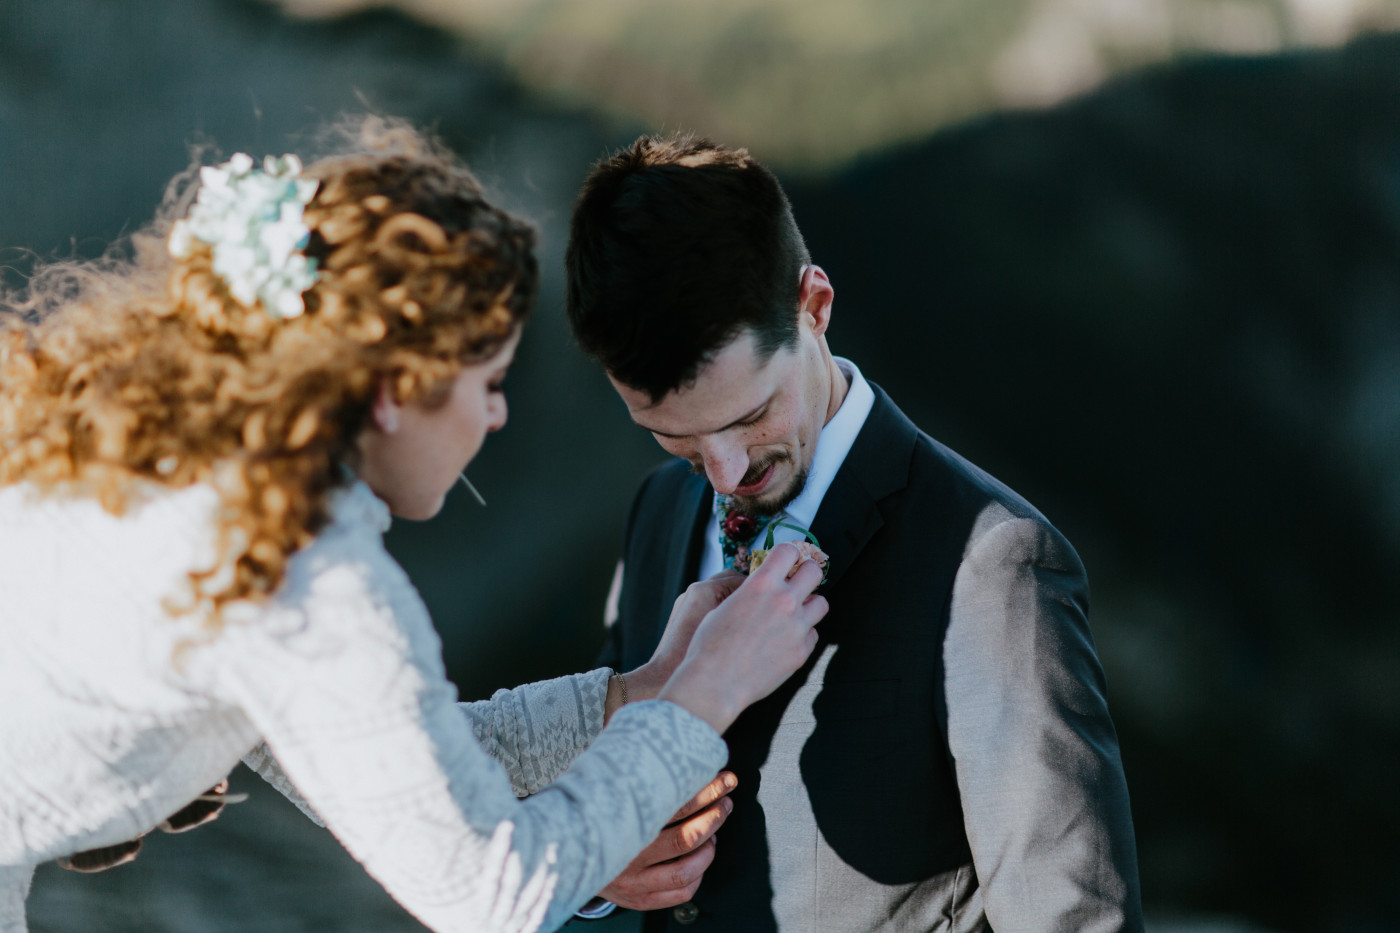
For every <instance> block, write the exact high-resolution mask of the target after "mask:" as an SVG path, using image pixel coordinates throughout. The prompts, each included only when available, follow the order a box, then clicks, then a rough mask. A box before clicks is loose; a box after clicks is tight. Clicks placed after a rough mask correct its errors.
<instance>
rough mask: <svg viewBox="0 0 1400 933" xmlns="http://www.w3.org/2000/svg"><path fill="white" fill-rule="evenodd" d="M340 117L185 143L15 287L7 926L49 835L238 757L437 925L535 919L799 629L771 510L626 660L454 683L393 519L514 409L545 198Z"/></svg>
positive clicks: (562, 914) (9, 319)
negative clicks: (323, 154) (147, 181)
mask: <svg viewBox="0 0 1400 933" xmlns="http://www.w3.org/2000/svg"><path fill="white" fill-rule="evenodd" d="M347 138H349V139H351V142H352V144H351V145H348V146H347V147H346V148H345V151H344V152H343V153H342V154H340V155H337V156H334V157H330V158H326V159H322V160H320V161H317V162H315V163H313V164H311V165H310V166H308V167H307V168H306V170H305V171H304V172H303V171H302V169H301V166H300V163H299V162H298V161H297V160H296V159H294V158H292V157H285V158H283V159H268V160H266V161H265V163H264V164H263V165H261V166H257V165H255V164H254V163H253V161H252V160H251V159H250V158H248V157H247V156H242V155H240V156H235V157H234V159H233V160H231V161H230V162H228V163H226V164H224V165H222V166H218V167H208V168H205V169H203V170H202V171H201V174H200V179H199V182H198V183H197V184H190V183H188V182H186V183H183V184H182V183H180V180H179V179H177V182H176V183H175V184H173V185H172V188H171V191H172V194H171V195H170V197H168V198H167V203H166V205H165V207H164V208H163V209H162V212H161V216H159V217H158V218H157V219H156V221H155V222H153V224H152V225H150V227H148V228H147V229H146V230H144V231H143V232H141V233H138V234H135V235H133V236H132V238H131V258H129V259H121V258H110V257H109V258H108V259H105V260H103V261H100V262H95V263H67V264H58V265H55V266H51V267H49V268H47V269H45V270H42V271H41V272H40V273H39V274H38V275H37V276H36V277H35V279H34V280H33V281H32V282H31V284H30V286H29V288H28V290H27V293H26V294H24V295H22V296H11V297H10V299H9V300H8V301H7V302H5V303H4V305H6V306H8V308H9V312H8V313H6V314H5V315H3V316H0V594H3V595H0V776H3V777H2V778H0V931H3V933H19V931H23V930H24V929H25V919H24V899H25V897H26V894H27V891H28V887H29V884H30V879H31V877H32V874H33V869H34V866H35V865H36V864H38V863H39V862H42V861H45V860H48V859H53V858H66V857H70V856H73V854H74V853H80V852H90V851H91V850H103V849H105V848H106V847H114V846H115V847H117V848H116V850H115V851H117V852H118V853H122V852H130V851H133V850H134V848H135V847H136V846H138V845H139V837H140V836H141V835H142V834H144V833H147V832H149V831H151V830H152V829H153V828H155V827H157V826H159V825H161V824H162V823H165V822H166V821H168V820H169V819H170V818H171V817H172V815H175V814H177V813H186V812H188V809H187V807H186V805H188V804H190V803H191V801H195V800H196V798H200V797H201V795H202V792H205V791H206V790H207V789H208V788H210V787H213V786H215V785H218V784H219V782H220V781H221V779H222V778H224V776H225V775H227V774H228V772H229V771H230V769H232V768H233V767H234V766H235V765H236V764H237V763H238V761H239V760H240V759H242V760H243V761H245V762H247V763H248V765H249V766H251V767H252V768H253V769H254V770H256V771H258V772H259V773H260V774H262V775H263V776H264V777H265V778H267V779H268V780H269V781H271V782H272V783H273V784H274V785H276V786H277V787H278V788H279V789H280V790H282V791H283V792H284V793H286V794H287V795H288V796H289V797H291V798H292V799H293V800H294V801H295V802H297V804H298V805H299V806H301V807H302V809H303V810H304V811H305V812H306V813H307V814H308V815H309V816H311V817H312V818H313V819H315V820H317V821H318V822H321V823H323V824H324V825H325V826H327V827H328V828H329V829H330V830H331V832H333V833H334V834H335V835H336V837H337V838H338V839H339V840H340V841H341V842H342V843H343V844H344V845H345V846H346V848H347V849H348V850H349V851H350V852H351V853H352V854H353V855H354V856H355V857H356V858H357V859H358V860H359V861H360V862H361V863H363V865H364V866H365V868H366V870H367V871H369V873H370V874H371V875H373V876H374V877H375V878H376V879H377V880H378V881H379V882H380V883H381V884H383V885H384V887H385V888H386V889H387V890H388V891H389V892H390V893H391V894H392V895H393V896H394V897H395V898H397V899H398V900H399V902H400V903H402V904H403V905H404V906H405V907H406V908H407V909H408V910H409V911H411V912H412V913H413V914H414V915H416V916H417V917H418V918H419V919H420V920H422V921H423V922H424V923H425V924H427V925H428V926H429V927H430V928H432V929H434V930H471V931H477V930H481V931H486V930H491V931H495V930H511V931H515V930H538V929H552V928H554V927H557V926H558V925H560V924H562V923H563V922H564V921H565V920H566V919H567V918H568V917H569V916H570V914H571V913H572V911H573V910H574V909H575V908H577V907H578V906H579V905H581V904H582V903H583V902H584V901H586V900H587V899H588V898H589V897H590V896H592V895H593V894H595V893H596V892H597V891H598V890H599V889H601V888H602V887H603V886H604V885H605V884H607V882H608V881H610V880H611V879H612V878H613V877H614V876H615V875H617V874H618V872H619V871H621V870H622V868H623V867H625V866H626V865H627V863H628V862H629V860H630V859H631V858H632V857H633V856H634V855H636V854H637V852H638V851H640V850H641V849H642V847H643V846H644V845H645V844H646V843H647V842H649V841H650V840H651V839H652V838H653V837H654V836H655V835H656V833H657V832H658V830H660V829H661V827H662V826H663V824H664V823H665V822H666V821H667V819H668V818H669V817H670V816H671V815H672V814H673V813H675V812H676V811H677V809H678V808H680V807H681V805H682V804H683V803H685V802H686V801H687V800H689V799H690V798H691V797H692V796H693V795H695V794H696V792H697V791H698V790H699V789H700V788H701V787H703V786H704V785H706V784H707V782H709V781H711V779H712V778H713V777H714V776H715V774H716V772H718V771H719V769H720V768H721V766H722V765H723V764H724V760H725V746H724V743H723V741H722V740H721V739H720V734H721V733H723V732H724V731H725V729H726V728H727V727H728V726H729V724H730V723H731V722H732V721H733V720H734V718H735V717H736V716H737V715H738V713H739V712H740V711H741V710H742V709H743V708H744V707H746V706H747V705H748V704H750V703H752V702H754V701H756V700H758V699H760V698H761V697H763V696H765V695H766V694H767V693H768V692H770V691H771V690H773V689H775V688H776V687H777V685H778V684H780V683H781V682H782V681H783V680H784V679H786V678H787V676H788V675H789V674H790V673H791V672H793V671H795V670H796V669H797V668H798V667H799V666H800V665H801V664H802V662H803V661H804V660H805V659H806V657H807V656H808V654H809V653H810V651H811V650H812V647H813V645H814V644H815V639H816V635H815V631H814V630H813V626H814V625H815V623H816V622H817V621H818V620H819V619H820V617H821V616H822V615H823V614H824V613H825V611H826V604H825V601H824V600H823V599H822V598H821V597H820V596H814V595H811V594H812V590H813V589H814V588H815V587H816V586H817V584H818V583H819V581H820V580H821V576H822V572H821V570H820V568H819V567H818V565H817V564H815V563H813V562H812V561H810V560H802V559H801V558H800V557H799V555H798V553H797V551H796V549H794V548H792V547H791V546H782V547H780V548H778V549H777V550H776V551H775V552H774V554H773V555H772V556H771V557H770V559H769V560H768V562H767V563H765V564H764V566H763V567H762V569H761V570H759V571H757V572H756V573H755V574H754V575H753V576H751V577H749V578H748V579H747V580H746V581H744V582H743V584H742V585H741V586H740V585H738V582H737V581H738V580H739V579H740V578H738V577H735V576H732V575H731V576H727V577H717V578H715V579H713V580H711V581H707V582H705V583H701V584H697V585H696V586H694V587H692V588H691V589H690V590H689V591H688V592H687V593H686V594H685V595H684V596H682V597H681V599H679V600H678V601H677V603H676V606H675V610H674V612H673V614H672V617H671V619H670V621H669V623H668V628H667V632H666V636H665V638H664V639H663V641H662V644H661V646H660V647H659V648H658V650H657V653H656V655H655V656H654V657H653V658H652V659H651V661H649V662H648V663H647V664H646V665H644V666H643V667H641V668H638V669H637V670H635V671H630V672H626V673H616V672H612V671H609V670H606V669H604V670H598V671H593V672H591V673H587V674H579V675H574V676H570V677H564V678H560V679H558V680H552V681H546V682H542V683H536V684H529V685H526V686H523V687H519V688H517V689H514V690H502V691H499V692H498V693H496V695H495V696H493V697H492V698H491V699H490V700H489V701H483V702H478V703H464V704H459V703H457V702H456V695H455V691H454V689H453V687H452V686H451V684H450V683H449V682H448V680H447V679H446V676H445V674H444V671H443V667H442V661H441V657H440V648H439V643H438V640H437V636H436V634H435V632H434V630H433V628H432V626H431V623H430V621H429V619H428V616H427V613H426V611H425V609H424V606H423V604H422V602H421V601H420V599H419V597H418V595H417V593H416V592H415V591H414V589H413V587H412V585H411V584H410V583H409V581H408V578H407V577H406V576H405V574H404V573H403V571H402V570H401V569H400V568H399V567H398V566H397V565H396V564H395V563H394V561H393V560H392V559H391V558H390V557H389V555H388V554H387V552H386V551H385V550H384V547H383V545H382V543H381V540H380V536H381V534H382V532H383V531H384V530H385V529H386V528H387V527H388V524H389V520H390V515H391V514H392V515H398V516H403V517H407V518H415V519H422V518H428V517H431V516H432V515H434V514H435V513H436V512H437V511H438V509H439V508H440V506H441V504H442V501H443V497H444V496H445V495H446V493H447V492H448V490H449V489H450V488H451V487H452V484H453V483H454V482H456V481H457V480H458V475H459V473H460V472H461V471H462V470H463V469H464V468H465V466H466V465H467V463H468V462H470V460H471V459H472V457H473V456H474V455H475V454H476V453H477V451H478V450H479V449H480V447H481V445H482V442H483V440H484V439H485V436H486V435H487V434H489V433H490V432H492V431H495V430H498V429H500V428H501V427H503V426H504V425H505V422H506V401H505V396H504V394H503V391H502V380H503V379H504V377H505V374H506V371H507V369H508V368H509V367H510V365H511V360H512V358H513V355H514V353H515V348H516V344H517V343H518V341H519V339H520V331H521V327H522V325H523V323H524V321H525V319H526V318H527V317H528V315H529V313H530V310H531V307H532V305H533V303H534V301H535V298H536V291H537V279H538V272H537V268H536V261H535V258H534V255H533V247H534V233H533V231H532V229H531V228H530V227H528V226H527V225H525V224H523V223H522V222H521V221H519V220H517V219H515V218H514V217H511V216H510V215H508V214H506V213H504V212H503V211H501V210H499V209H497V208H495V207H493V206H492V205H490V204H489V203H487V202H486V201H485V200H484V199H483V197H482V193H481V190H480V188H479V186H478V185H477V183H476V181H475V180H474V179H473V177H472V176H471V174H470V173H469V172H468V171H467V170H466V168H465V167H464V166H462V165H461V164H460V163H459V162H457V161H456V160H455V159H454V158H453V157H452V156H451V155H450V154H448V153H447V152H445V151H444V150H443V149H441V148H440V147H438V146H436V145H435V144H433V143H432V142H430V141H428V140H425V139H424V138H423V137H421V136H419V135H418V134H416V133H415V132H413V131H412V130H410V129H408V128H406V127H403V126H399V125H393V124H389V123H386V122H383V121H368V122H366V123H365V124H363V125H362V126H361V127H359V128H357V130H356V132H354V133H351V134H347ZM191 202H193V203H191ZM177 215H185V216H181V217H180V219H179V220H174V222H173V223H172V219H173V218H174V217H176V216H177ZM605 726H606V727H605ZM203 796H205V797H207V796H208V795H203ZM215 799H217V798H215ZM134 840H135V841H134ZM250 922H257V921H250Z"/></svg>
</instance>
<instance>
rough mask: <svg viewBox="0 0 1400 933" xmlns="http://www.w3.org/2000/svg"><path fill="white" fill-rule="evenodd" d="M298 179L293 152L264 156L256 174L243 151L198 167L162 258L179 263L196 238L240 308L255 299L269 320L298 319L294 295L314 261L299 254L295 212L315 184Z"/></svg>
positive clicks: (312, 275) (311, 273) (300, 228)
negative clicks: (191, 198)
mask: <svg viewBox="0 0 1400 933" xmlns="http://www.w3.org/2000/svg"><path fill="white" fill-rule="evenodd" d="M300 175H301V161H300V160H299V159H298V158H297V157H296V156H294V155H285V156H283V157H282V158H280V159H275V158H273V157H272V156H268V157H267V158H266V159H264V160H263V167H262V170H261V171H260V170H258V169H255V168H254V167H253V158H252V156H250V155H248V154H247V153H243V152H239V153H236V154H235V155H234V156H233V158H231V159H229V160H228V161H227V162H225V163H224V164H222V165H218V166H205V167H204V168H201V169H200V170H199V181H200V186H199V194H198V195H196V196H195V203H194V204H193V205H192V206H191V207H190V214H189V216H188V217H187V218H185V219H184V220H178V221H176V222H175V225H174V226H173V227H172V228H171V229H170V242H169V248H170V255H172V256H174V257H175V258H176V259H184V258H186V257H188V256H189V255H190V251H191V248H192V246H193V241H194V240H202V241H204V242H205V243H208V244H209V245H210V246H211V247H212V248H213V253H214V271H215V272H216V273H218V275H219V276H220V277H221V278H223V280H224V282H225V283H227V284H228V290H229V292H230V293H231V294H232V295H233V297H234V298H236V299H237V300H238V301H239V302H240V303H241V304H242V305H243V306H244V307H248V308H251V307H252V306H253V304H254V302H261V303H262V306H263V310H264V311H266V312H267V313H268V315H269V316H270V317H272V318H275V319H277V320H287V319H288V318H294V317H299V316H300V315H301V313H302V312H303V311H305V310H306V305H305V303H304V302H303V301H302V297H301V296H302V292H304V291H306V290H307V289H308V288H310V287H311V286H312V285H313V284H315V282H316V260H314V259H309V258H307V256H306V255H305V254H304V253H302V252H301V250H302V249H303V248H305V246H306V242H307V238H308V237H309V236H310V235H311V230H310V228H308V227H307V226H306V224H305V222H304V221H303V220H302V214H303V210H304V209H305V206H306V205H307V204H308V203H310V201H311V199H312V197H314V196H315V194H316V182H314V181H311V180H309V179H305V178H301V177H300Z"/></svg>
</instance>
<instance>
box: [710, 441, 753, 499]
mask: <svg viewBox="0 0 1400 933" xmlns="http://www.w3.org/2000/svg"><path fill="white" fill-rule="evenodd" d="M700 459H701V462H703V463H704V465H705V476H706V478H707V479H709V481H710V485H711V486H713V487H714V490H715V492H717V493H719V494H721V495H726V496H727V495H729V494H730V493H732V492H733V491H734V490H735V488H736V487H737V486H738V485H739V484H740V483H741V482H743V480H744V474H745V473H747V472H748V471H749V449H748V448H747V447H745V446H744V445H743V444H735V443H733V442H732V441H730V442H726V441H725V440H724V439H721V438H714V439H711V440H709V441H708V442H707V443H702V444H701V445H700Z"/></svg>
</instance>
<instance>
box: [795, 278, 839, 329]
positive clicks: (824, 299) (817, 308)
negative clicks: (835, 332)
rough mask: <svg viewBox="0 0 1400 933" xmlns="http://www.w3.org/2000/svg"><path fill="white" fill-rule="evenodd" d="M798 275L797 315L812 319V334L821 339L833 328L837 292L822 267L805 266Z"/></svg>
mask: <svg viewBox="0 0 1400 933" xmlns="http://www.w3.org/2000/svg"><path fill="white" fill-rule="evenodd" d="M798 275H799V279H798V285H797V313H798V314H799V315H802V314H805V315H808V316H809V317H810V318H811V319H812V333H814V334H815V335H816V336H818V337H820V336H821V335H822V334H824V333H826V329H827V328H828V327H830V326H831V305H832V302H833V301H835V300H836V290H835V289H833V288H832V287H831V279H829V278H827V275H826V272H825V271H824V270H823V269H822V267H821V266H815V265H807V266H803V267H802V271H801V272H800V273H798Z"/></svg>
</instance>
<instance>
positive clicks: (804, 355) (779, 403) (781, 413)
mask: <svg viewBox="0 0 1400 933" xmlns="http://www.w3.org/2000/svg"><path fill="white" fill-rule="evenodd" d="M612 383H613V387H614V388H615V389H616V390H617V393H618V395H620V396H622V400H623V401H624V402H626V403H627V408H628V411H629V412H630V413H631V415H632V420H633V421H634V422H636V423H637V425H639V426H640V427H642V428H645V429H646V430H648V431H650V432H651V434H652V436H653V437H655V438H656V441H657V443H658V444H660V445H661V446H662V447H663V448H664V449H665V450H666V451H667V452H668V453H670V454H673V455H674V456H677V457H684V458H685V459H686V460H689V461H690V463H691V466H692V467H693V468H694V469H695V471H696V472H697V473H704V474H705V476H706V478H707V479H709V481H710V485H711V486H713V487H714V489H715V492H718V493H721V494H724V495H730V496H733V497H734V499H735V502H736V504H737V505H738V506H739V508H740V509H742V510H744V511H747V512H751V513H754V514H772V513H775V512H778V511H781V510H782V508H783V507H784V506H786V505H787V504H788V503H789V502H791V501H792V500H793V499H794V498H796V496H797V494H798V493H799V492H801V491H802V486H803V484H804V483H805V482H806V479H807V470H808V468H809V467H810V466H811V464H812V456H813V454H814V453H815V451H816V445H817V438H818V436H819V435H820V434H821V429H822V425H823V424H825V423H826V415H827V406H828V400H829V397H830V392H831V387H830V384H829V375H828V370H827V368H826V366H825V364H824V358H823V355H822V349H821V345H820V343H819V342H818V341H817V339H816V335H815V334H813V332H812V328H811V327H810V325H809V318H808V317H807V316H806V315H799V328H798V340H797V343H796V345H795V346H792V347H788V348H785V349H782V350H779V351H778V352H777V353H774V354H773V355H772V356H770V357H769V358H768V359H767V360H763V359H761V358H760V357H759V355H758V354H757V353H756V352H755V349H754V338H753V335H752V334H751V333H747V332H745V333H743V334H741V335H740V336H739V337H737V338H735V339H734V340H733V341H732V342H731V343H729V344H728V345H727V346H725V347H724V348H723V349H722V350H721V351H720V352H719V353H718V354H716V356H715V358H714V359H713V360H711V361H710V363H709V364H708V365H706V366H705V367H704V368H703V369H701V370H700V374H699V377H698V378H697V379H696V381H695V383H694V384H693V385H690V386H685V387H682V388H681V389H678V390H676V391H674V392H671V393H670V394H668V395H667V396H666V397H665V398H663V399H662V400H661V401H660V402H657V403H654V404H653V403H652V401H651V398H650V396H648V395H647V394H646V393H645V392H639V391H638V390H636V389H632V388H630V387H628V386H625V385H623V384H621V383H619V382H618V381H617V380H616V379H614V380H612Z"/></svg>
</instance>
